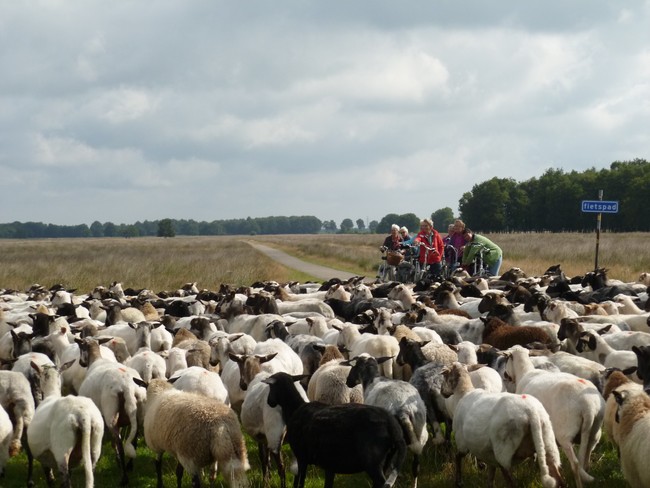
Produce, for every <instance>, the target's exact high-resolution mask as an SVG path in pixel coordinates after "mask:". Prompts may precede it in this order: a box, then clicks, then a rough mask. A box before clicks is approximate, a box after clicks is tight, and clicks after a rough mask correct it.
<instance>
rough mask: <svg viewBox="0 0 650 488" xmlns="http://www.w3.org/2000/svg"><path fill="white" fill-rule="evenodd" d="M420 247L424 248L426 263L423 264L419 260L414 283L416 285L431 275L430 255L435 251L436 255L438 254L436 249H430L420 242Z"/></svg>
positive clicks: (416, 265)
mask: <svg viewBox="0 0 650 488" xmlns="http://www.w3.org/2000/svg"><path fill="white" fill-rule="evenodd" d="M419 245H420V247H424V262H422V263H421V262H420V260H419V259H418V260H417V261H416V264H415V273H414V276H413V281H414V282H416V283H417V282H418V281H420V280H423V279H424V278H426V277H427V274H429V266H430V265H429V264H427V261H428V260H429V253H430V252H432V251H435V252H436V253H437V252H438V251H437V250H436V249H435V248H434V247H429V246H427V245H426V244H425V243H423V242H420V243H419Z"/></svg>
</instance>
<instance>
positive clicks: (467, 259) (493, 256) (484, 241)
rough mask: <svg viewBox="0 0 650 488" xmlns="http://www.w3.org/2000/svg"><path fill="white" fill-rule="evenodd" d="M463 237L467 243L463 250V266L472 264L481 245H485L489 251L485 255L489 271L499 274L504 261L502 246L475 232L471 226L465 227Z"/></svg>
mask: <svg viewBox="0 0 650 488" xmlns="http://www.w3.org/2000/svg"><path fill="white" fill-rule="evenodd" d="M463 238H464V239H465V242H466V244H465V249H464V250H463V259H462V261H461V264H462V265H463V266H469V265H470V264H472V262H473V261H474V258H475V257H476V255H477V254H478V252H479V250H480V249H481V247H484V248H486V249H488V252H487V253H485V254H484V255H483V259H484V262H485V264H486V265H487V266H488V272H489V273H490V275H492V276H497V275H498V274H499V269H500V268H501V262H502V261H503V251H502V250H501V248H500V247H499V246H497V245H496V244H495V243H494V242H492V241H491V240H490V239H488V238H487V237H484V236H481V235H478V234H475V233H474V232H473V231H472V229H470V228H469V227H465V230H464V231H463Z"/></svg>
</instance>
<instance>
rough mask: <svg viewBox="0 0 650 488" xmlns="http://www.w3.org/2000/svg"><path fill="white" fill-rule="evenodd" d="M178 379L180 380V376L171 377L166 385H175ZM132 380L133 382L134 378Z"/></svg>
mask: <svg viewBox="0 0 650 488" xmlns="http://www.w3.org/2000/svg"><path fill="white" fill-rule="evenodd" d="M178 378H180V376H172V377H171V378H169V379H168V380H167V383H169V384H171V385H173V384H174V383H176V380H177V379H178ZM133 380H134V381H135V378H133Z"/></svg>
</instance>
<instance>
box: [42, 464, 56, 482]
mask: <svg viewBox="0 0 650 488" xmlns="http://www.w3.org/2000/svg"><path fill="white" fill-rule="evenodd" d="M43 474H45V483H47V486H48V488H52V487H53V486H54V473H53V472H52V469H51V468H48V467H46V466H45V465H43Z"/></svg>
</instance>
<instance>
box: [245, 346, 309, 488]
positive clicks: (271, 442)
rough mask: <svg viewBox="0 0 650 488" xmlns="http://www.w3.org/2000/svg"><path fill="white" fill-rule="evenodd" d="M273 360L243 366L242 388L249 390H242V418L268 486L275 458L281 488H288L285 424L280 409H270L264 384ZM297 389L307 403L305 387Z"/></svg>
mask: <svg viewBox="0 0 650 488" xmlns="http://www.w3.org/2000/svg"><path fill="white" fill-rule="evenodd" d="M271 356H273V355H271ZM271 356H250V357H246V358H245V361H244V363H240V374H241V384H242V385H245V388H244V386H242V388H243V389H245V390H246V397H245V398H244V402H243V403H242V407H241V414H240V418H241V423H242V427H243V429H244V431H245V432H247V433H248V434H249V435H250V436H252V437H253V438H254V439H255V440H256V441H257V445H258V449H259V453H260V460H261V461H262V478H263V480H264V484H265V486H266V485H268V482H269V471H270V470H269V466H270V457H271V456H272V457H273V459H274V461H275V464H276V467H277V469H278V474H279V476H280V483H281V486H282V487H283V488H284V487H285V485H286V481H285V469H284V463H283V461H282V453H281V448H282V440H283V439H284V434H285V424H284V420H283V419H282V412H281V410H280V408H279V407H270V406H269V405H268V402H267V400H268V392H269V386H268V385H267V384H266V383H264V382H263V380H264V379H266V378H268V377H269V376H270V373H269V372H267V371H262V364H263V363H265V362H268V361H270V360H271V359H272V357H271ZM297 388H298V391H299V392H300V394H301V396H302V397H303V398H304V400H307V395H306V394H305V392H304V390H303V389H302V387H297Z"/></svg>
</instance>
